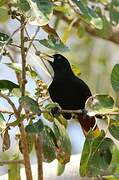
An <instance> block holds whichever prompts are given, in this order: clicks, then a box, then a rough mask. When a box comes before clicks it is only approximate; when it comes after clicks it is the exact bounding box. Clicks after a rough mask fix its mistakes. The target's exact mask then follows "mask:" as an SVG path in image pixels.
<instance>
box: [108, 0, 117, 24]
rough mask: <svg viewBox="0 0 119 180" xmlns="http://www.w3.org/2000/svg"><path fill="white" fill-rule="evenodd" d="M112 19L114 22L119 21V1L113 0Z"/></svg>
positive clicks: (111, 7)
mask: <svg viewBox="0 0 119 180" xmlns="http://www.w3.org/2000/svg"><path fill="white" fill-rule="evenodd" d="M109 13H110V20H111V22H112V24H114V25H117V24H118V23H119V1H118V0H112V1H111V3H110V8H109Z"/></svg>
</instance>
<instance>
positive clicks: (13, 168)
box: [8, 154, 21, 180]
mask: <svg viewBox="0 0 119 180" xmlns="http://www.w3.org/2000/svg"><path fill="white" fill-rule="evenodd" d="M13 160H19V156H18V155H16V154H15V155H14V157H13ZM8 178H9V180H21V177H20V164H19V163H17V164H10V165H8Z"/></svg>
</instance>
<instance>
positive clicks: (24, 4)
mask: <svg viewBox="0 0 119 180" xmlns="http://www.w3.org/2000/svg"><path fill="white" fill-rule="evenodd" d="M18 6H19V8H20V9H21V10H22V11H25V12H27V11H29V10H30V5H29V3H28V1H27V0H19V4H18Z"/></svg>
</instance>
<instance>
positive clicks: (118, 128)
mask: <svg viewBox="0 0 119 180" xmlns="http://www.w3.org/2000/svg"><path fill="white" fill-rule="evenodd" d="M109 132H110V133H111V135H112V136H113V137H114V138H116V139H117V140H119V122H114V121H113V122H111V125H110V126H109Z"/></svg>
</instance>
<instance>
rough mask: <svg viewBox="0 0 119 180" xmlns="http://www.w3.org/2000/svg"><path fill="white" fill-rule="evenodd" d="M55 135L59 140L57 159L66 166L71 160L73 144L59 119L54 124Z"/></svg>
mask: <svg viewBox="0 0 119 180" xmlns="http://www.w3.org/2000/svg"><path fill="white" fill-rule="evenodd" d="M53 129H54V134H55V137H56V140H57V146H58V150H57V159H58V161H59V162H60V163H61V164H66V163H67V162H69V160H70V155H71V142H70V139H69V136H68V134H67V132H66V129H65V127H64V126H63V125H62V124H60V123H59V121H58V120H57V119H55V120H54V124H53Z"/></svg>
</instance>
